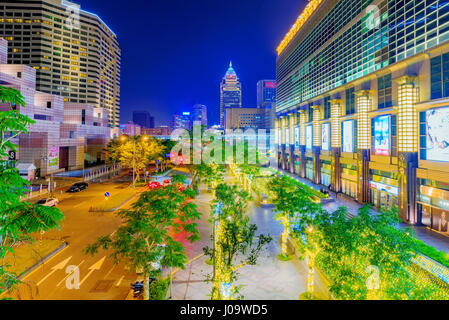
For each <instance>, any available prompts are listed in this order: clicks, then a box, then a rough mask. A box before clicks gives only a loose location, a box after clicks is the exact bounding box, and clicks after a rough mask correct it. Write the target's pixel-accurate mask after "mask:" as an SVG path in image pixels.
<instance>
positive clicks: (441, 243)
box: [272, 167, 449, 254]
mask: <svg viewBox="0 0 449 320" xmlns="http://www.w3.org/2000/svg"><path fill="white" fill-rule="evenodd" d="M272 169H274V170H277V171H279V172H283V173H284V174H285V175H286V176H289V177H291V178H293V179H295V180H297V181H299V182H301V183H304V184H305V185H307V186H309V187H311V188H314V189H315V190H319V189H320V188H323V186H320V185H316V184H314V183H313V182H311V181H310V180H307V179H303V178H300V177H298V176H296V175H294V174H291V173H290V172H286V171H284V170H282V169H277V168H274V167H272ZM324 188H326V187H324ZM330 197H332V199H334V200H335V201H333V202H330V203H327V204H324V205H323V207H324V208H325V209H327V210H328V211H335V210H337V208H338V207H341V206H345V207H347V208H348V209H349V212H350V213H351V214H353V215H356V214H357V212H358V210H359V209H360V208H361V207H362V204H360V203H358V202H357V201H355V200H354V199H352V198H350V197H348V196H346V195H344V194H339V195H338V197H337V198H336V197H335V193H334V192H331V194H330ZM371 211H372V213H373V214H378V213H379V212H378V211H377V210H376V209H371ZM399 226H400V227H402V228H406V227H412V228H413V229H414V230H415V233H416V237H417V238H418V239H419V240H421V241H422V242H424V243H426V244H428V245H429V246H432V247H434V248H435V249H437V250H440V251H443V252H446V253H448V254H449V237H445V236H443V235H440V234H438V233H437V232H435V231H431V230H429V229H427V227H424V226H422V227H416V226H410V225H408V224H406V223H402V222H401V223H400V224H399Z"/></svg>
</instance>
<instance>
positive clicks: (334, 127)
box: [330, 99, 342, 192]
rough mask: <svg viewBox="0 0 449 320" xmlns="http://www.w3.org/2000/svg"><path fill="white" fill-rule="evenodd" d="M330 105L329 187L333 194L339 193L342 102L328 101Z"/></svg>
mask: <svg viewBox="0 0 449 320" xmlns="http://www.w3.org/2000/svg"><path fill="white" fill-rule="evenodd" d="M330 103H331V137H332V138H331V147H332V156H331V187H332V190H333V191H335V192H341V162H340V157H341V120H340V118H341V116H342V101H341V100H340V99H333V100H330Z"/></svg>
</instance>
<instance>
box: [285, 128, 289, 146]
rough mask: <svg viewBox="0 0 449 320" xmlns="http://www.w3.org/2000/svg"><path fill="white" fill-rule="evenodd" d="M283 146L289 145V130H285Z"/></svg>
mask: <svg viewBox="0 0 449 320" xmlns="http://www.w3.org/2000/svg"><path fill="white" fill-rule="evenodd" d="M285 144H286V145H287V146H288V145H289V144H290V129H289V128H286V129H285Z"/></svg>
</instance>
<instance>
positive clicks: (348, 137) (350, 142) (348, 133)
mask: <svg viewBox="0 0 449 320" xmlns="http://www.w3.org/2000/svg"><path fill="white" fill-rule="evenodd" d="M343 152H354V120H347V121H343Z"/></svg>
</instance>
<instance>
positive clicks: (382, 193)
mask: <svg viewBox="0 0 449 320" xmlns="http://www.w3.org/2000/svg"><path fill="white" fill-rule="evenodd" d="M371 171H372V174H371V181H370V183H369V187H370V202H371V204H372V205H374V206H375V207H377V208H381V209H391V208H393V207H394V206H396V207H398V196H399V188H398V180H397V177H396V176H395V175H392V174H390V173H387V172H378V171H376V170H371ZM390 177H392V178H390Z"/></svg>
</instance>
